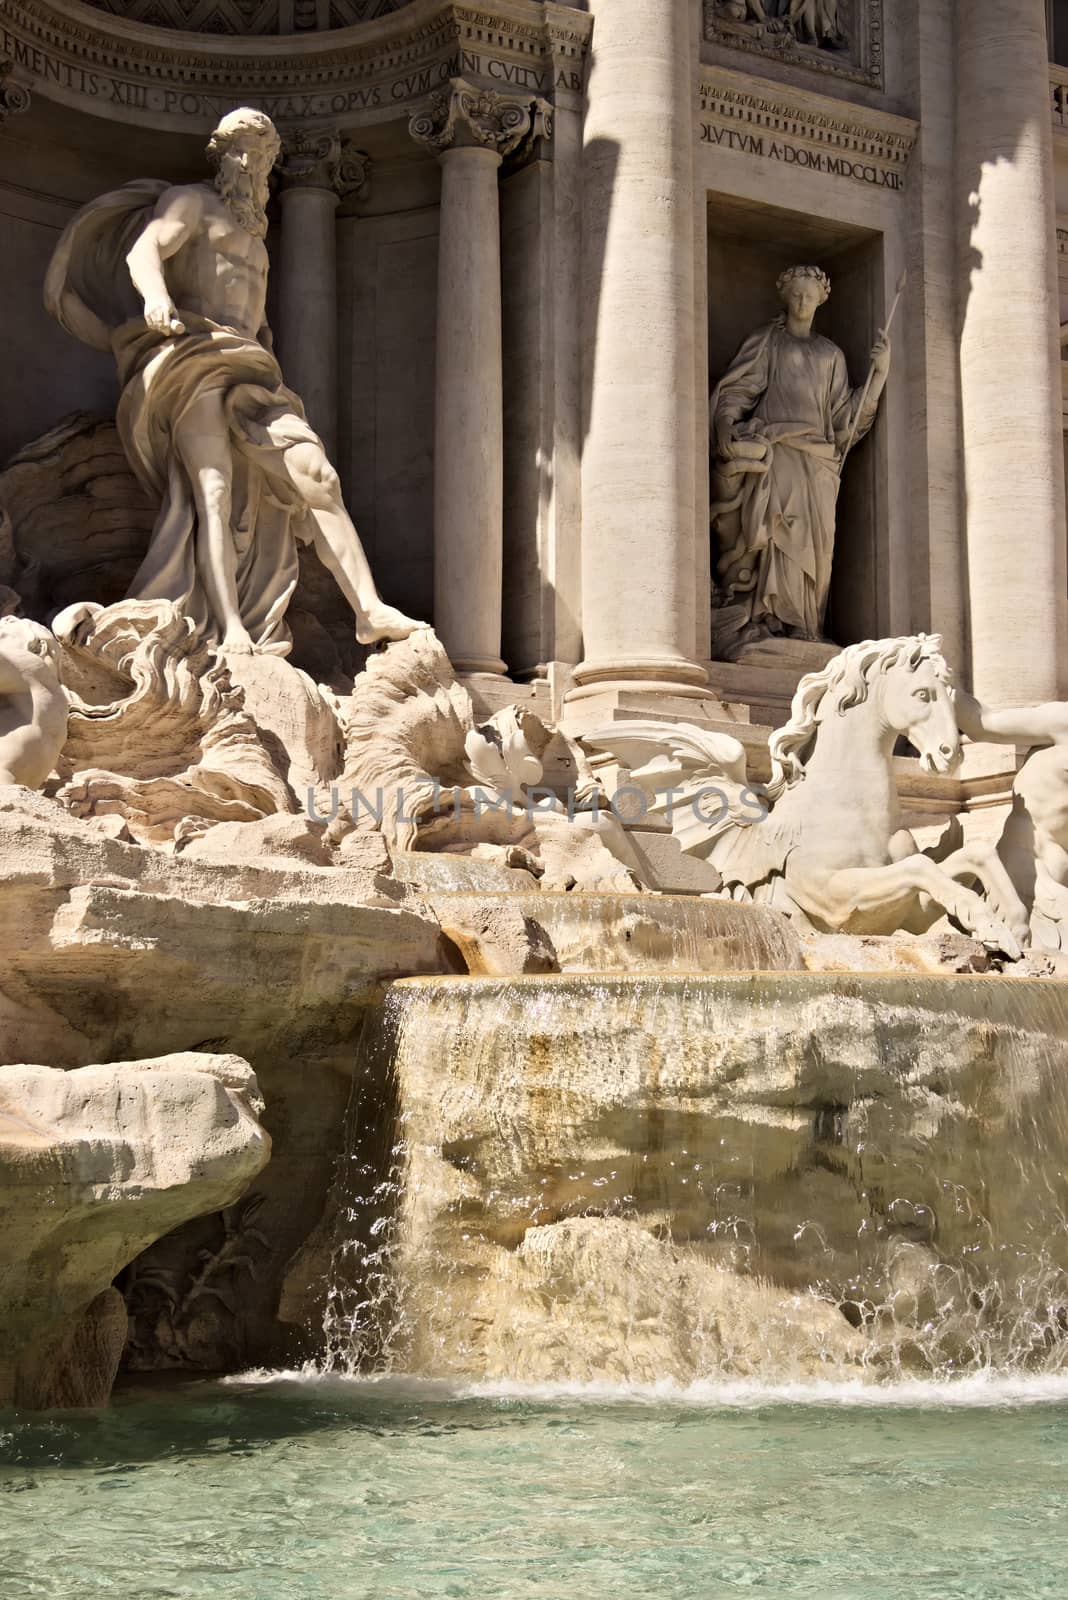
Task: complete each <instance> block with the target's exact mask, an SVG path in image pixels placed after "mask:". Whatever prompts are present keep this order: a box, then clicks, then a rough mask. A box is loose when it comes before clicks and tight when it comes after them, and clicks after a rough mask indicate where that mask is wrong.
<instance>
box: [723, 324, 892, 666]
mask: <svg viewBox="0 0 1068 1600" xmlns="http://www.w3.org/2000/svg"><path fill="white" fill-rule="evenodd" d="M860 400H861V391H860V390H853V389H851V388H850V386H849V374H848V370H847V368H846V362H845V357H844V355H843V354H842V352H841V350H839V348H838V346H837V345H835V344H832V343H831V341H830V340H829V339H824V338H822V337H821V336H820V335H819V334H816V333H812V334H809V335H808V337H807V338H796V337H795V336H794V335H793V334H790V333H788V332H787V331H786V326H785V318H783V317H779V318H777V319H776V321H775V322H773V323H771V324H770V325H769V326H768V327H765V328H760V329H758V330H757V332H756V333H754V334H753V335H752V336H751V337H750V338H748V339H747V340H746V341H745V343H744V344H743V345H742V347H741V349H740V350H739V351H738V354H737V355H736V356H735V358H734V361H733V363H732V365H731V367H730V370H729V371H728V372H727V373H726V374H725V375H724V377H723V379H722V380H721V382H720V383H719V385H718V386H717V388H716V389H715V391H714V392H713V395H712V404H711V413H712V423H713V427H714V428H715V425H716V423H717V421H718V422H720V423H723V422H729V423H730V425H731V442H730V444H728V445H727V447H726V450H725V452H724V453H723V454H722V455H718V456H717V458H716V460H715V462H714V464H713V487H712V493H713V505H712V520H713V523H714V525H715V528H716V532H717V535H718V538H719V560H718V568H717V571H718V576H719V583H720V589H721V592H722V596H723V603H724V604H732V603H733V604H737V603H739V602H741V603H743V604H744V605H745V608H746V612H747V616H748V619H749V620H750V621H752V622H755V623H759V624H762V625H763V626H764V627H766V628H768V629H769V630H770V631H772V632H781V631H783V630H784V629H789V630H790V632H792V633H794V634H796V635H798V636H800V637H804V638H810V639H818V638H820V637H821V636H822V630H823V619H824V615H825V613H826V609H827V596H828V593H829V591H830V582H831V565H832V562H833V558H834V532H835V511H836V506H837V502H838V489H839V481H840V474H841V466H842V456H843V452H844V450H845V447H846V444H847V442H848V440H849V435H850V431H851V429H852V427H853V423H854V419H856V422H857V427H856V435H855V437H856V438H857V439H859V438H861V437H862V436H863V435H864V434H865V433H867V431H868V430H869V428H870V427H871V425H872V423H873V422H874V420H875V417H876V414H877V412H878V404H879V401H878V396H875V398H874V399H872V398H870V397H869V399H868V400H867V401H866V402H865V404H864V407H863V410H862V411H861V409H860ZM858 413H859V414H858Z"/></svg>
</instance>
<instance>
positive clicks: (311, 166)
mask: <svg viewBox="0 0 1068 1600" xmlns="http://www.w3.org/2000/svg"><path fill="white" fill-rule="evenodd" d="M279 175H280V178H281V184H282V192H283V194H284V193H285V191H286V190H287V189H330V190H332V191H333V193H334V194H336V195H341V196H344V195H347V194H354V193H360V194H366V193H367V190H368V189H369V188H370V185H371V158H370V156H369V155H368V154H367V152H366V151H365V150H357V149H356V148H355V147H354V146H353V145H352V144H351V143H350V142H349V141H348V140H347V139H342V138H341V137H340V135H339V134H338V132H337V130H336V129H334V128H293V129H291V130H290V131H289V132H287V133H286V135H285V138H284V140H283V143H282V161H281V165H280V167H279Z"/></svg>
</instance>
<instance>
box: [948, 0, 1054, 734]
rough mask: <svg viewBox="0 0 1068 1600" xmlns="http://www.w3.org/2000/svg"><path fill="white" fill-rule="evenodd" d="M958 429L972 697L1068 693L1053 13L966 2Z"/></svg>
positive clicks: (1028, 6)
mask: <svg viewBox="0 0 1068 1600" xmlns="http://www.w3.org/2000/svg"><path fill="white" fill-rule="evenodd" d="M957 35H958V82H957V107H958V110H957V118H958V127H957V163H958V164H957V180H956V181H957V188H958V192H959V193H960V195H961V197H962V203H964V204H965V205H966V206H967V212H966V215H965V217H964V219H963V226H962V228H961V231H960V250H961V255H960V261H959V276H958V290H959V297H960V315H961V340H960V372H961V414H962V422H963V441H964V479H965V491H966V497H967V562H966V571H967V579H966V582H967V591H968V613H969V625H970V637H971V675H972V685H973V688H974V690H975V692H976V694H977V695H978V696H979V698H980V699H982V700H984V701H988V702H993V703H995V704H997V703H1001V704H1006V703H1011V702H1014V701H1036V700H1047V699H1053V698H1059V697H1060V696H1061V694H1062V693H1063V691H1064V688H1065V668H1066V665H1068V662H1066V640H1068V618H1066V610H1068V608H1066V602H1065V588H1066V583H1065V512H1064V460H1063V453H1062V418H1061V393H1060V390H1061V383H1060V350H1059V346H1058V339H1057V325H1058V303H1057V280H1056V252H1055V250H1054V247H1053V241H1054V236H1055V211H1054V197H1053V153H1052V132H1051V124H1050V90H1049V65H1048V54H1047V46H1046V27H1045V5H1044V0H958V15H957Z"/></svg>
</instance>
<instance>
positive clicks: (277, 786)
mask: <svg viewBox="0 0 1068 1600" xmlns="http://www.w3.org/2000/svg"><path fill="white" fill-rule="evenodd" d="M54 627H55V630H56V635H57V637H58V639H59V640H60V643H61V645H62V655H61V661H60V670H61V673H62V676H63V680H64V683H65V684H66V687H67V689H68V691H69V694H70V700H71V710H70V718H69V724H68V733H67V742H66V745H65V747H64V749H63V753H62V757H61V760H60V762H59V773H60V777H61V779H62V783H61V786H60V788H59V790H58V798H59V799H60V800H61V801H62V802H63V804H64V805H66V806H67V808H68V809H69V810H70V811H71V812H72V813H73V814H74V815H75V816H79V817H101V816H108V815H120V816H122V817H123V818H124V820H125V821H126V823H127V826H128V827H129V829H130V832H131V833H132V834H133V836H134V837H135V838H137V839H143V840H145V841H147V842H151V843H157V844H163V843H168V842H170V841H171V840H172V839H173V838H174V834H175V829H176V827H178V825H179V824H180V823H183V822H185V821H187V820H188V819H194V820H195V821H197V822H199V823H201V824H204V825H207V826H210V825H211V824H212V823H214V822H250V821H254V820H256V819H257V818H260V817H263V816H265V815H267V814H269V813H271V812H276V811H292V810H295V809H296V802H295V800H294V798H293V795H292V792H291V791H290V789H289V786H288V784H287V782H286V778H285V776H284V775H283V774H282V773H281V772H279V770H278V767H277V766H276V765H275V763H274V761H273V760H272V758H271V754H270V753H269V750H268V748H267V745H266V743H265V741H264V738H263V737H262V735H261V733H260V731H259V729H258V728H257V725H256V723H255V722H254V721H253V719H252V717H251V716H250V715H249V714H248V712H247V711H246V710H245V708H244V696H243V693H242V691H241V690H240V689H238V688H235V686H234V685H233V683H232V682H231V679H230V673H229V669H228V667H227V665H226V663H225V662H223V661H221V660H219V659H218V658H216V657H215V656H214V654H213V653H212V652H211V651H210V649H209V648H208V646H207V645H205V644H204V643H203V642H202V641H200V640H198V639H197V638H196V637H195V636H194V633H193V629H192V625H191V623H190V622H189V620H188V619H187V618H186V617H184V616H183V615H182V613H181V612H180V611H179V610H178V608H177V607H176V606H174V605H172V604H171V602H170V601H167V600H152V601H136V600H125V601H123V602H122V603H121V604H119V605H113V606H108V607H106V608H103V607H100V606H97V605H89V604H79V605H76V606H70V607H68V608H67V610H66V611H63V612H61V613H60V614H59V616H57V617H56V619H55V623H54ZM293 676H294V679H297V677H298V675H297V674H294V675H293ZM301 676H302V675H301Z"/></svg>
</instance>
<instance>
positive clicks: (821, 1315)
mask: <svg viewBox="0 0 1068 1600" xmlns="http://www.w3.org/2000/svg"><path fill="white" fill-rule="evenodd" d="M1066 1022H1068V1002H1066V1000H1065V998H1064V996H1063V994H1062V992H1061V989H1060V986H1058V985H1054V984H1047V983H1043V982H1041V981H1027V980H1013V979H1005V978H989V977H976V978H950V977H915V978H913V977H902V976H894V975H884V976H873V975H857V974H852V975H849V974H843V975H839V974H810V973H800V972H777V973H747V974H746V973H729V972H728V973H719V974H672V973H667V974H658V975H650V974H618V973H616V974H584V975H580V974H563V975H558V976H550V977H528V978H510V979H479V978H455V977H452V978H437V979H435V978H418V979H405V980H402V981H400V982H397V983H395V984H393V985H392V986H391V989H390V992H389V993H388V994H387V996H386V998H385V1000H384V1002H383V1004H382V1006H381V1007H380V1009H379V1011H378V1013H377V1014H376V1016H375V1017H374V1018H373V1019H372V1021H371V1024H370V1025H369V1027H368V1031H367V1038H366V1042H365V1046H364V1049H363V1054H362V1057H361V1062H360V1069H359V1074H358V1083H357V1088H356V1091H355V1092H354V1097H353V1120H352V1125H351V1127H350V1129H349V1139H348V1146H347V1153H346V1160H345V1163H344V1176H343V1182H342V1190H343V1193H344V1196H345V1198H344V1200H343V1203H342V1205H341V1206H340V1211H339V1235H338V1245H337V1248H336V1250H335V1257H334V1267H333V1279H334V1283H333V1288H332V1293H331V1305H330V1312H329V1314H328V1345H329V1352H330V1353H329V1358H328V1359H329V1360H330V1362H331V1364H332V1365H334V1366H335V1367H342V1368H346V1369H349V1370H355V1369H360V1370H368V1369H372V1370H394V1371H404V1372H411V1373H417V1374H420V1375H424V1376H431V1377H450V1378H455V1377H463V1378H475V1379H479V1378H491V1379H501V1378H509V1379H519V1380H524V1379H529V1380H532V1381H546V1380H555V1381H571V1380H574V1381H589V1380H593V1379H599V1378H608V1379H613V1380H617V1381H627V1382H640V1383H646V1382H656V1381H660V1380H664V1379H669V1380H673V1381H676V1382H680V1383H687V1382H692V1381H696V1380H699V1379H703V1378H708V1377H715V1376H722V1375H742V1376H760V1377H769V1378H770V1377H774V1378H776V1379H778V1380H783V1379H789V1378H793V1377H806V1376H812V1375H815V1374H820V1375H824V1376H826V1375H833V1374H836V1373H842V1374H844V1375H852V1376H855V1375H856V1374H857V1373H858V1372H862V1373H867V1374H870V1375H872V1376H873V1377H883V1376H892V1375H897V1374H901V1373H924V1374H935V1375H939V1376H943V1375H953V1374H957V1373H963V1372H969V1371H975V1370H978V1369H984V1368H989V1367H996V1368H1023V1369H1029V1368H1035V1367H1040V1368H1044V1369H1051V1368H1058V1367H1060V1366H1062V1365H1066V1364H1068V1361H1066V1356H1068V1340H1066V1334H1068V1229H1066V1226H1065V1220H1066V1211H1068V1180H1066V1176H1065V1171H1066V1160H1068V1042H1066V1041H1068V1029H1066Z"/></svg>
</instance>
